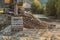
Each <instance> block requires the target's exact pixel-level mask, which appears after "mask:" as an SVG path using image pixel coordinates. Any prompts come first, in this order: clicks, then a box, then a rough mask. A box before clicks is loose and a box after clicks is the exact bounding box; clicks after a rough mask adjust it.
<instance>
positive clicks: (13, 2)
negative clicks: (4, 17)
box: [5, 0, 23, 15]
mask: <svg viewBox="0 0 60 40" xmlns="http://www.w3.org/2000/svg"><path fill="white" fill-rule="evenodd" d="M5 4H8V5H9V6H8V7H7V8H10V9H11V10H14V14H16V15H17V12H18V13H20V12H21V11H20V10H21V8H22V7H23V0H5ZM9 13H13V12H11V11H9Z"/></svg>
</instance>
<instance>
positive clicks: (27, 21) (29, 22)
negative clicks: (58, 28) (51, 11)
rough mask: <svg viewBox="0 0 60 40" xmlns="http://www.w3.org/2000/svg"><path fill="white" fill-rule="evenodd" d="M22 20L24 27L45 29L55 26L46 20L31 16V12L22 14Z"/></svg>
mask: <svg viewBox="0 0 60 40" xmlns="http://www.w3.org/2000/svg"><path fill="white" fill-rule="evenodd" d="M23 20H24V27H25V28H29V29H30V28H32V29H33V28H34V29H35V28H36V29H46V28H50V29H51V28H55V25H53V24H48V23H46V22H43V21H41V20H40V19H37V18H35V17H34V16H33V14H24V15H23Z"/></svg>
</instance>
